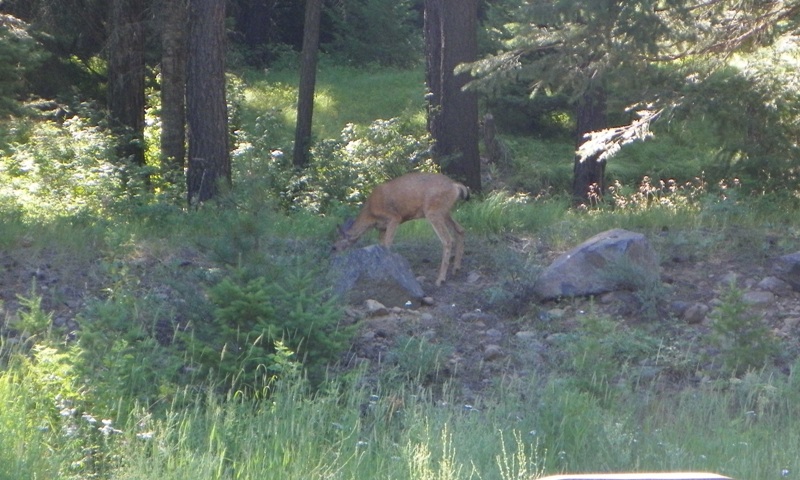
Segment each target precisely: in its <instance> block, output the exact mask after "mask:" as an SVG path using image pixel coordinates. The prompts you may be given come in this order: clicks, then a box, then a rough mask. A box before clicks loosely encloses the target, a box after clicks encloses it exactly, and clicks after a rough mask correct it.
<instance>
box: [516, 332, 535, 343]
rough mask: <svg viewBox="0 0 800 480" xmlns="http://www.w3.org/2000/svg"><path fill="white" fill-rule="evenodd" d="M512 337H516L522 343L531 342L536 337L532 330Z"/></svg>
mask: <svg viewBox="0 0 800 480" xmlns="http://www.w3.org/2000/svg"><path fill="white" fill-rule="evenodd" d="M514 336H515V337H517V339H519V340H522V341H524V342H529V341H531V340H535V339H536V336H537V335H536V332H534V331H532V330H521V331H519V332H517V333H516V334H514Z"/></svg>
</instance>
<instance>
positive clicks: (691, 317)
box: [683, 303, 711, 325]
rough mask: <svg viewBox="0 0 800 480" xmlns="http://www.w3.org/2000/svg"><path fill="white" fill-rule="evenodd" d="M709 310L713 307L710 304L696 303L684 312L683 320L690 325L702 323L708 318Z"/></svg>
mask: <svg viewBox="0 0 800 480" xmlns="http://www.w3.org/2000/svg"><path fill="white" fill-rule="evenodd" d="M709 310H711V309H710V308H709V307H708V305H705V304H702V303H695V304H693V305H691V306H689V308H687V309H686V310H685V311H684V312H683V320H684V321H685V322H686V323H688V324H690V325H694V324H698V323H702V322H703V320H705V319H706V315H708V312H709Z"/></svg>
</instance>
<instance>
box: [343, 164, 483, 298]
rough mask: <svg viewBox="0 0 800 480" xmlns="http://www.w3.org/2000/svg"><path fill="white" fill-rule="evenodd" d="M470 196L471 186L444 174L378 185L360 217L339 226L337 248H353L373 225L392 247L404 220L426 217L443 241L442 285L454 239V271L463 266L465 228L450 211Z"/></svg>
mask: <svg viewBox="0 0 800 480" xmlns="http://www.w3.org/2000/svg"><path fill="white" fill-rule="evenodd" d="M468 198H469V189H468V188H467V187H465V186H464V185H462V184H460V183H458V182H454V181H453V180H450V179H449V178H447V177H446V176H444V175H441V174H438V173H408V174H405V175H403V176H402V177H398V178H395V179H394V180H390V181H388V182H386V183H383V184H381V185H378V186H377V187H375V189H374V190H373V191H372V193H371V194H370V195H369V197H367V201H366V202H365V203H364V206H363V207H362V208H361V211H360V212H359V213H358V216H357V217H356V219H355V220H352V219H351V220H348V221H347V222H345V224H344V226H342V227H339V240H338V241H337V242H336V243H335V244H334V246H333V249H334V250H335V251H337V252H338V251H342V250H344V249H346V248H348V247H350V246H351V245H353V244H354V243H355V242H356V241H357V240H358V239H359V238H360V237H361V236H362V235H363V234H364V233H365V232H367V231H368V230H369V229H371V228H372V227H375V228H376V229H377V230H378V234H379V237H380V238H379V241H380V243H381V245H383V246H385V247H386V248H390V247H391V246H392V241H393V240H394V234H395V232H396V231H397V227H398V226H399V225H400V224H401V223H403V222H407V221H409V220H416V219H419V218H426V219H427V220H428V221H429V222H430V223H431V226H432V227H433V230H434V232H436V235H437V236H438V237H439V240H441V242H442V249H443V251H442V264H441V266H440V267H439V277H438V278H437V279H436V286H437V287H438V286H440V285H441V284H442V282H444V281H445V279H446V277H447V269H448V268H449V266H450V256H451V254H452V250H453V242H454V241H455V259H454V261H453V272H456V271H458V269H459V268H461V257H462V256H463V255H464V228H463V227H461V225H459V224H458V223H457V222H456V221H455V220H453V218H452V217H451V216H450V210H451V209H452V208H453V205H455V203H456V202H457V201H458V200H459V199H463V200H466V199H468Z"/></svg>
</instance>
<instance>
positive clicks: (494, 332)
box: [485, 328, 503, 341]
mask: <svg viewBox="0 0 800 480" xmlns="http://www.w3.org/2000/svg"><path fill="white" fill-rule="evenodd" d="M485 335H486V336H487V337H488V338H490V339H492V340H495V341H496V340H500V339H501V338H503V332H501V331H500V330H498V329H496V328H490V329H489V330H486V334H485Z"/></svg>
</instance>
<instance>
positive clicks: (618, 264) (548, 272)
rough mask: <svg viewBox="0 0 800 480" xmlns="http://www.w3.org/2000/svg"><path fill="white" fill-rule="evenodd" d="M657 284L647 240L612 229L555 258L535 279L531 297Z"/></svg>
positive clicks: (655, 263) (653, 254)
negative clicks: (533, 295)
mask: <svg viewBox="0 0 800 480" xmlns="http://www.w3.org/2000/svg"><path fill="white" fill-rule="evenodd" d="M659 281H660V273H659V265H658V255H657V254H656V252H655V250H653V248H652V246H651V245H650V242H648V241H647V238H646V237H645V236H644V235H642V234H640V233H634V232H629V231H627V230H622V229H614V230H608V231H605V232H603V233H599V234H597V235H595V236H594V237H592V238H590V239H589V240H587V241H585V242H583V243H582V244H580V245H578V246H577V247H575V248H573V249H572V250H570V251H569V252H566V253H564V254H563V255H561V256H560V257H558V258H557V259H556V260H555V261H554V262H553V263H552V264H551V265H550V266H549V267H547V268H546V269H545V270H544V272H542V275H541V276H540V277H539V278H538V279H537V281H536V283H535V285H534V294H535V295H537V296H538V297H539V298H540V299H541V300H551V299H556V298H561V297H579V296H587V295H597V294H600V293H605V292H611V291H615V290H622V289H629V290H635V289H637V288H641V287H644V286H646V285H651V284H652V282H659Z"/></svg>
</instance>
